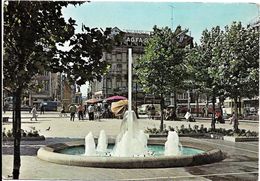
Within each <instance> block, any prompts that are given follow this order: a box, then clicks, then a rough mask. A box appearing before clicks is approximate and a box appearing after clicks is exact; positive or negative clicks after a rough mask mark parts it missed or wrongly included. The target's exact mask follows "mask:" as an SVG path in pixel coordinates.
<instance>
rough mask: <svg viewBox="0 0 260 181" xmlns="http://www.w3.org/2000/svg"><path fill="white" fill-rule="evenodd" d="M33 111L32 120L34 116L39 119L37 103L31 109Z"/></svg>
mask: <svg viewBox="0 0 260 181" xmlns="http://www.w3.org/2000/svg"><path fill="white" fill-rule="evenodd" d="M31 113H32V117H31V121H32V119H33V118H34V119H35V121H37V116H38V115H37V109H36V106H35V105H34V106H33V108H32V110H31Z"/></svg>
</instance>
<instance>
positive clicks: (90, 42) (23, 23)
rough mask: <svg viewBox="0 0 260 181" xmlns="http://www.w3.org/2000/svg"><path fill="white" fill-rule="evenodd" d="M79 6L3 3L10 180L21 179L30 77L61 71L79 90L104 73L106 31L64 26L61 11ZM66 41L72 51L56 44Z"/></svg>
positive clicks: (107, 44)
mask: <svg viewBox="0 0 260 181" xmlns="http://www.w3.org/2000/svg"><path fill="white" fill-rule="evenodd" d="M81 3H82V2H68V1H67V2H66V1H56V2H48V1H7V2H5V4H4V62H3V63H4V64H3V71H4V81H3V83H4V87H7V88H8V89H9V90H11V92H12V94H13V106H14V107H13V136H14V162H13V179H18V178H19V170H20V164H21V161H20V141H21V111H20V110H21V95H22V93H23V91H24V90H26V89H27V88H28V87H29V86H30V82H31V81H32V80H33V78H34V77H35V76H36V75H38V74H41V73H43V72H44V71H51V72H64V73H65V74H67V76H68V78H69V79H70V80H71V81H73V82H76V83H77V84H78V85H82V84H84V83H85V82H86V81H88V80H93V79H100V78H101V75H102V74H103V73H104V72H105V71H106V70H107V62H104V61H102V60H101V57H102V52H103V50H104V49H105V50H107V51H109V50H111V48H112V43H113V41H112V39H111V38H110V36H109V34H110V29H106V30H99V29H97V28H92V29H90V28H89V27H86V26H85V25H82V33H77V34H75V32H74V30H75V26H76V22H75V20H73V19H72V18H70V19H69V20H68V22H66V21H65V19H64V18H63V17H62V13H61V10H62V8H65V7H67V6H68V5H78V4H81ZM65 42H69V44H70V46H71V47H70V50H68V51H62V50H60V49H58V48H57V45H59V46H63V45H64V43H65Z"/></svg>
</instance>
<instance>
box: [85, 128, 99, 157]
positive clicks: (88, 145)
mask: <svg viewBox="0 0 260 181" xmlns="http://www.w3.org/2000/svg"><path fill="white" fill-rule="evenodd" d="M84 155H86V156H95V155H96V144H95V140H94V136H93V134H92V132H89V133H88V135H87V136H86V137H85V154H84Z"/></svg>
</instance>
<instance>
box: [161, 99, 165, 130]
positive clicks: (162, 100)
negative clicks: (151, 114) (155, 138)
mask: <svg viewBox="0 0 260 181" xmlns="http://www.w3.org/2000/svg"><path fill="white" fill-rule="evenodd" d="M163 108H164V98H163V94H161V124H160V132H162V131H163V115H164V114H163Z"/></svg>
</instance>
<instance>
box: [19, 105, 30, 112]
mask: <svg viewBox="0 0 260 181" xmlns="http://www.w3.org/2000/svg"><path fill="white" fill-rule="evenodd" d="M31 110H32V107H31V106H29V105H21V111H31Z"/></svg>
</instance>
